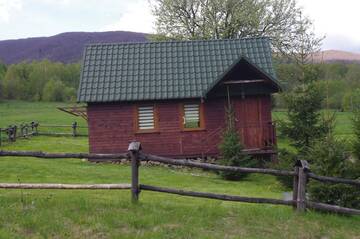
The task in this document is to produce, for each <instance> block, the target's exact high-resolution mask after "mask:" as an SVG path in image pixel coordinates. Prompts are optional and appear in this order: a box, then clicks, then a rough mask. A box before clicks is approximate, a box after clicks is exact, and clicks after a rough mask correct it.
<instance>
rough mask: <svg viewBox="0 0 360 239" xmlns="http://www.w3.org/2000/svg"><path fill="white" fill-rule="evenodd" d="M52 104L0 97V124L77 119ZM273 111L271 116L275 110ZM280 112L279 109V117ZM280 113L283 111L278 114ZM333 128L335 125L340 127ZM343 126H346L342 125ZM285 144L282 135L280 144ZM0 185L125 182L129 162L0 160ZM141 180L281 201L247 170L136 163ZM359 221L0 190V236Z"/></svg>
mask: <svg viewBox="0 0 360 239" xmlns="http://www.w3.org/2000/svg"><path fill="white" fill-rule="evenodd" d="M61 105H63V106H66V105H64V104H59V103H43V102H40V103H39V102H36V103H27V102H21V101H6V102H0V115H1V117H0V126H7V125H9V124H13V123H22V122H30V121H33V120H36V121H39V122H40V123H47V124H71V123H72V122H73V121H78V122H79V124H80V125H82V123H83V122H82V121H81V118H79V117H73V116H71V115H68V114H66V113H63V112H61V111H59V110H57V109H56V108H55V107H56V106H61ZM276 114H277V113H275V115H276ZM283 115H284V114H283ZM283 115H282V116H283ZM349 116H350V114H349V113H344V114H343V113H339V114H338V125H337V130H339V129H340V130H339V131H338V132H351V128H350V124H349V123H350V121H349V120H348V119H349ZM339 127H340V128H339ZM349 129H350V130H349ZM282 144H283V145H285V146H286V145H287V142H286V140H281V142H280V145H282ZM1 149H4V150H31V151H45V152H87V150H88V143H87V139H86V138H72V137H44V136H36V137H32V138H30V139H23V140H19V141H17V142H15V143H11V144H6V145H5V146H3V147H1ZM0 181H1V182H12V183H15V182H20V183H21V182H27V183H129V182H130V166H128V165H114V164H94V163H88V162H86V161H82V160H78V159H35V158H16V157H4V158H1V159H0ZM140 182H141V183H144V184H149V185H154V186H163V187H173V188H179V189H186V190H194V191H202V192H213V193H226V194H234V195H241V196H254V197H270V198H282V196H283V191H284V190H283V188H281V186H280V185H279V184H278V183H277V181H276V179H275V177H273V176H270V175H251V176H250V177H249V178H248V179H246V180H243V181H240V182H228V181H224V180H221V179H220V178H219V177H218V176H217V175H215V174H213V173H210V172H204V171H201V170H188V169H186V170H178V169H174V168H171V167H156V166H141V167H140ZM359 222H360V218H359V217H355V216H351V217H348V216H346V217H345V216H339V215H335V214H326V213H316V212H309V213H306V214H301V215H299V214H297V213H294V212H293V211H292V209H291V208H290V207H286V206H274V205H259V204H247V203H235V202H223V201H216V200H210V199H199V198H191V197H181V196H177V195H168V194H161V193H156V192H147V191H146V192H142V193H141V194H140V201H139V203H138V204H137V205H132V204H131V197H130V191H129V190H121V191H104V190H101V191H100V190H98V191H90V190H77V191H70V190H1V189H0V238H43V237H44V238H47V237H50V238H119V237H120V238H359V237H358V235H360V223H359Z"/></svg>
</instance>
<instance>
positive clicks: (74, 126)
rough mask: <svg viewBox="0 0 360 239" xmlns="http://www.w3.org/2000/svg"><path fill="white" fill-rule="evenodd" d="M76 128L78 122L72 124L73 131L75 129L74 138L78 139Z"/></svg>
mask: <svg viewBox="0 0 360 239" xmlns="http://www.w3.org/2000/svg"><path fill="white" fill-rule="evenodd" d="M76 127H77V123H76V121H75V122H74V123H73V124H72V129H73V131H72V136H73V137H76Z"/></svg>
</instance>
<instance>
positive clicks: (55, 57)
mask: <svg viewBox="0 0 360 239" xmlns="http://www.w3.org/2000/svg"><path fill="white" fill-rule="evenodd" d="M146 36H147V34H145V33H138V32H126V31H112V32H66V33H61V34H58V35H55V36H51V37H34V38H26V39H17V40H4V41H0V61H2V62H4V63H6V64H13V63H18V62H21V61H32V60H42V59H49V60H51V61H60V62H63V63H72V62H77V61H79V60H80V59H81V56H82V52H83V48H84V45H85V44H88V43H111V42H143V41H147V38H146ZM313 58H314V61H315V62H325V63H331V62H343V63H353V62H354V63H360V53H353V52H346V51H338V50H328V51H321V52H319V53H316V54H314V56H313Z"/></svg>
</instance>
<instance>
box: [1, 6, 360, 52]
mask: <svg viewBox="0 0 360 239" xmlns="http://www.w3.org/2000/svg"><path fill="white" fill-rule="evenodd" d="M298 2H299V4H300V5H301V6H303V9H304V13H305V14H306V15H308V16H309V17H310V18H311V19H312V20H313V21H314V25H315V32H316V33H317V34H318V35H319V36H320V35H325V36H326V39H325V40H324V44H323V49H340V50H348V51H357V52H360V30H359V27H358V24H359V23H360V12H359V9H360V1H359V0H341V1H340V0H298ZM153 21H154V19H153V17H152V15H151V11H150V8H149V3H148V0H102V1H95V0H0V29H1V31H0V40H6V39H17V38H27V37H37V36H51V35H55V34H58V33H61V32H69V31H91V32H92V31H114V30H127V31H137V32H147V33H151V32H154V29H153Z"/></svg>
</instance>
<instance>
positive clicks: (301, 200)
mask: <svg viewBox="0 0 360 239" xmlns="http://www.w3.org/2000/svg"><path fill="white" fill-rule="evenodd" d="M298 175H299V178H298V191H297V205H296V207H297V211H298V212H304V211H305V210H306V181H307V175H306V172H305V168H303V167H301V168H299V174H298Z"/></svg>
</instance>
